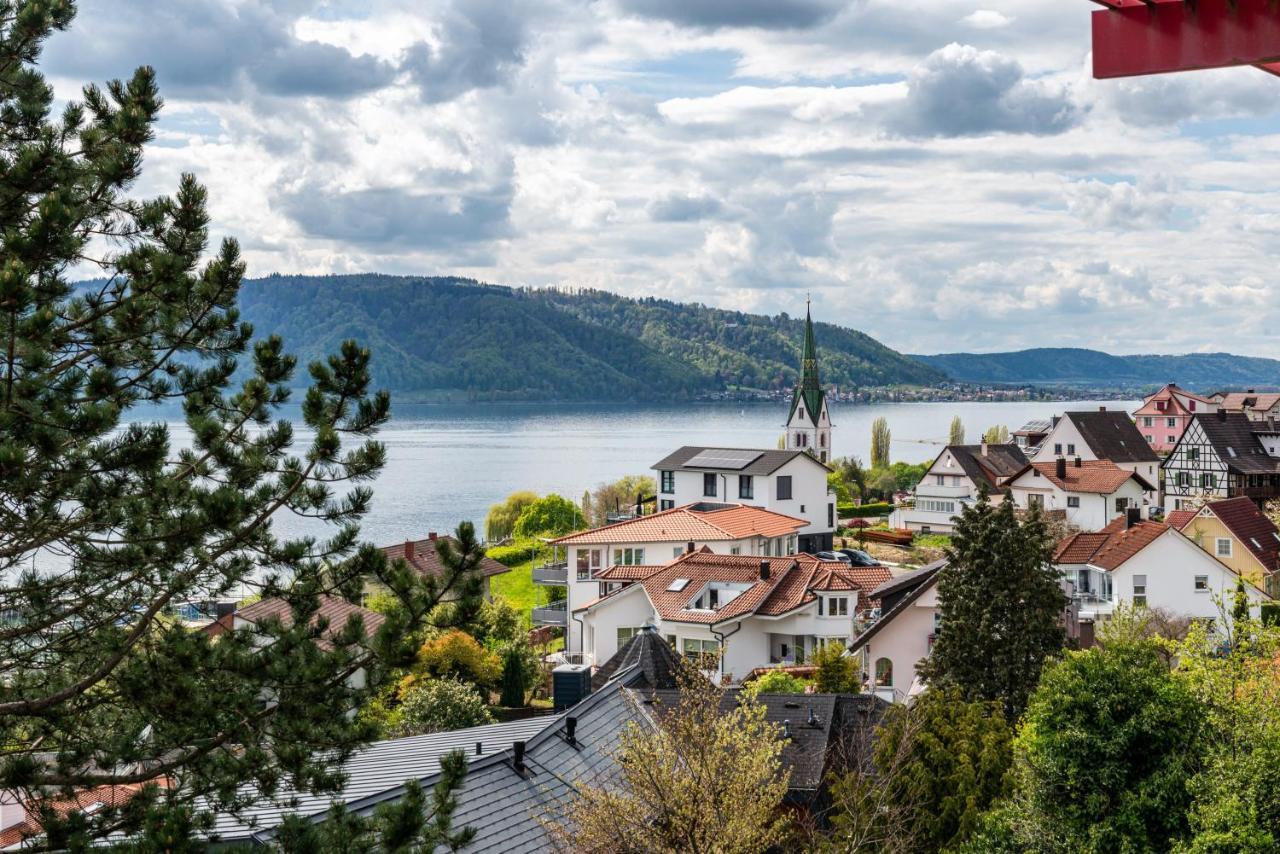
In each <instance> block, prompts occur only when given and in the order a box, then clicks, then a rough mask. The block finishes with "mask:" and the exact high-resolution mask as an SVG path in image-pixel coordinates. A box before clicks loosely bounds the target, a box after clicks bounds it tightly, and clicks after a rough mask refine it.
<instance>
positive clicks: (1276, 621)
mask: <svg viewBox="0 0 1280 854" xmlns="http://www.w3.org/2000/svg"><path fill="white" fill-rule="evenodd" d="M1261 611H1262V622H1263V624H1264V625H1267V626H1280V602H1263V603H1262V607H1261Z"/></svg>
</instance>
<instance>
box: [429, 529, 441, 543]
mask: <svg viewBox="0 0 1280 854" xmlns="http://www.w3.org/2000/svg"><path fill="white" fill-rule="evenodd" d="M438 537H439V535H438V534H437V533H436V532H435V531H432V532H431V533H430V534H427V539H428V540H430V541H431V542H433V543H434V542H435V541H436V539H437V538H438Z"/></svg>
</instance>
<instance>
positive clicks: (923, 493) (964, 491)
mask: <svg viewBox="0 0 1280 854" xmlns="http://www.w3.org/2000/svg"><path fill="white" fill-rule="evenodd" d="M915 491H916V498H968V497H969V494H970V493H971V492H972V491H973V487H971V486H969V484H967V483H962V484H960V485H959V486H942V485H941V484H937V483H920V484H917V485H916V490H915Z"/></svg>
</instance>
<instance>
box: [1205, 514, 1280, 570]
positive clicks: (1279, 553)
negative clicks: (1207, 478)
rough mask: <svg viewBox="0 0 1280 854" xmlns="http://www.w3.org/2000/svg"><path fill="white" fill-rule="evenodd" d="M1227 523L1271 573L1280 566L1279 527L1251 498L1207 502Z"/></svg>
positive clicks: (1224, 522) (1233, 533)
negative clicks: (1277, 528)
mask: <svg viewBox="0 0 1280 854" xmlns="http://www.w3.org/2000/svg"><path fill="white" fill-rule="evenodd" d="M1205 507H1206V508H1208V510H1209V511H1211V512H1212V513H1213V515H1215V516H1217V517H1218V519H1219V520H1220V521H1221V522H1222V524H1223V525H1225V526H1226V528H1227V530H1228V531H1230V532H1231V534H1232V536H1234V537H1235V538H1236V539H1237V540H1239V541H1240V543H1241V545H1243V546H1244V547H1245V548H1246V549H1248V550H1249V553H1250V554H1252V555H1253V556H1254V557H1255V558H1257V559H1258V562H1259V563H1261V564H1262V567H1263V569H1264V570H1265V571H1267V572H1275V571H1276V569H1277V568H1278V567H1280V540H1277V539H1276V537H1277V534H1278V532H1277V530H1276V526H1275V524H1274V523H1272V521H1271V520H1270V519H1268V518H1267V517H1266V515H1265V514H1264V513H1263V512H1262V511H1261V510H1259V509H1258V505H1256V504H1254V503H1253V501H1252V499H1249V498H1228V499H1226V500H1224V501H1210V502H1209V503H1207V504H1206V505H1205Z"/></svg>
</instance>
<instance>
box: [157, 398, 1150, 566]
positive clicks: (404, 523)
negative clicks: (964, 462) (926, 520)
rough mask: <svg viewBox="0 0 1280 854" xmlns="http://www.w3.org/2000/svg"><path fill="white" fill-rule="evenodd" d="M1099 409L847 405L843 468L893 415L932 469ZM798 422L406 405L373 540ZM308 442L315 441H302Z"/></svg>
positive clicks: (772, 439)
mask: <svg viewBox="0 0 1280 854" xmlns="http://www.w3.org/2000/svg"><path fill="white" fill-rule="evenodd" d="M1098 406H1106V407H1107V408H1108V409H1125V410H1126V411H1130V412H1131V411H1133V410H1134V409H1136V408H1137V406H1138V402H1137V401H1115V400H1112V401H1100V402H1094V401H1070V402H1065V403H1046V402H1026V403H1023V402H1019V403H898V404H893V403H888V404H872V405H859V406H855V405H852V404H849V405H843V406H841V405H839V404H835V405H833V406H832V409H831V416H832V421H833V422H834V428H833V430H832V445H833V450H834V452H835V455H836V456H845V455H849V454H855V455H857V456H859V457H861V458H862V459H863V461H864V462H865V461H866V460H867V458H868V455H869V450H870V442H871V422H872V421H873V420H875V419H876V418H878V417H880V416H882V415H883V416H884V417H885V418H887V419H888V421H889V427H890V430H891V432H892V439H893V441H892V456H893V459H894V460H905V461H908V462H921V461H924V460H929V459H932V458H933V457H934V456H936V455H937V453H938V451H939V449H940V448H941V446H942V445H943V444H945V443H946V438H947V432H948V429H949V427H950V424H951V419H952V417H954V416H956V415H959V416H960V418H961V420H962V421H963V422H964V425H965V428H966V432H967V435H968V439H969V441H972V442H976V441H978V440H979V437H980V436H981V433H982V432H983V431H984V430H986V429H987V428H988V427H991V426H993V425H997V424H1003V425H1005V426H1007V427H1008V428H1009V429H1010V430H1011V431H1012V430H1016V429H1017V428H1018V427H1019V426H1021V425H1022V424H1024V423H1026V422H1027V421H1029V420H1031V419H1033V418H1048V417H1049V416H1050V415H1053V414H1055V413H1060V412H1062V411H1063V410H1064V409H1072V410H1085V409H1096V408H1097V407H1098ZM295 411H296V410H295ZM287 414H288V411H287V410H286V415H287ZM786 416H787V408H786V406H785V405H783V404H775V403H767V404H765V403H755V404H712V403H708V404H691V405H687V406H670V407H663V406H658V407H655V406H629V405H616V406H611V405H600V406H590V405H579V404H560V405H557V404H528V405H500V404H484V405H457V406H454V405H433V404H420V405H414V404H403V405H397V406H395V407H394V415H393V417H392V419H391V421H390V422H389V423H388V424H387V425H386V426H385V427H384V428H383V429H382V431H381V433H380V434H379V436H378V438H379V439H380V440H381V441H382V442H384V443H385V444H386V446H387V466H386V468H385V469H384V470H383V471H382V474H381V475H380V476H379V478H378V479H377V481H375V482H374V484H373V489H374V496H375V497H374V503H373V510H372V512H371V513H370V515H369V516H368V517H367V518H366V520H365V522H364V524H363V534H364V537H365V538H366V539H369V540H372V541H373V542H375V543H378V544H379V545H388V544H392V543H396V542H401V541H403V540H404V539H406V538H410V537H412V538H420V537H424V536H425V535H426V534H427V533H428V532H429V531H441V532H443V531H449V530H452V529H453V528H454V527H455V526H456V525H457V524H458V522H459V521H461V520H464V519H470V520H472V521H474V522H475V524H476V527H477V529H482V528H483V522H484V517H485V513H487V512H488V509H489V506H490V505H491V504H494V503H496V502H498V501H501V500H502V499H503V498H504V497H506V496H507V495H508V494H509V493H511V492H514V491H516V490H518V489H531V490H534V491H535V492H538V493H540V494H545V493H548V492H558V493H560V494H561V495H564V496H565V497H567V498H570V499H572V500H574V501H577V500H578V499H580V498H581V496H582V493H583V491H584V490H587V489H592V488H594V487H595V486H597V485H599V484H601V483H604V482H607V481H611V480H615V479H617V478H619V477H621V476H623V475H627V474H650V473H651V472H650V471H649V467H650V466H651V465H653V464H654V463H655V462H657V461H658V460H660V459H662V458H663V457H664V456H666V455H667V454H668V453H670V452H671V451H673V450H675V449H676V448H678V447H680V446H681V445H709V446H719V447H745V448H773V447H776V446H777V441H778V438H779V437H780V436H781V435H782V423H783V421H784V420H785V419H786ZM139 420H148V418H147V416H142V417H141V418H140V419H139ZM171 427H172V431H173V438H174V442H175V444H186V443H187V442H189V441H190V433H189V432H188V431H187V429H186V426H185V424H183V423H182V422H181V420H180V419H178V420H175V421H172V422H171ZM298 439H299V441H306V440H307V439H309V436H307V435H305V434H304V433H303V431H302V430H299V431H298ZM275 525H276V530H277V532H278V533H281V534H296V533H299V532H301V531H302V530H304V528H303V525H302V523H301V520H297V519H293V518H288V519H286V518H285V517H280V518H279V519H278V520H277V521H276V523H275ZM308 529H309V530H311V531H313V532H315V529H314V528H311V527H310V526H309V525H308Z"/></svg>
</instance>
